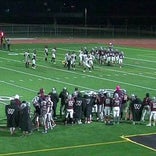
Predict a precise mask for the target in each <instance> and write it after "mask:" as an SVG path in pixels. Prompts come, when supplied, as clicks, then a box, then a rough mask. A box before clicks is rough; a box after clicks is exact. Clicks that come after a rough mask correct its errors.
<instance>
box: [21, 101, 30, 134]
mask: <svg viewBox="0 0 156 156" xmlns="http://www.w3.org/2000/svg"><path fill="white" fill-rule="evenodd" d="M20 128H21V130H22V132H23V135H28V134H31V131H32V121H31V118H30V103H28V102H26V101H22V104H21V106H20Z"/></svg>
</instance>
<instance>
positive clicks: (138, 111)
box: [130, 94, 143, 125]
mask: <svg viewBox="0 0 156 156" xmlns="http://www.w3.org/2000/svg"><path fill="white" fill-rule="evenodd" d="M130 109H131V111H132V116H133V125H135V124H136V123H140V120H141V115H142V109H143V105H142V101H141V100H140V98H138V97H137V96H136V95H134V94H132V95H131V101H130Z"/></svg>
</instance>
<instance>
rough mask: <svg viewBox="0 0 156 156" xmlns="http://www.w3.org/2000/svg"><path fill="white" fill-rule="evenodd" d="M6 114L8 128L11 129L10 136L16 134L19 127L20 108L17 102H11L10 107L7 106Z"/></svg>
mask: <svg viewBox="0 0 156 156" xmlns="http://www.w3.org/2000/svg"><path fill="white" fill-rule="evenodd" d="M5 114H6V116H7V127H9V130H10V134H11V135H13V134H14V133H15V129H16V127H18V126H19V106H18V105H17V104H16V103H15V100H11V101H10V104H9V105H6V106H5Z"/></svg>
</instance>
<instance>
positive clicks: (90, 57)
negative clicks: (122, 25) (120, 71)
mask: <svg viewBox="0 0 156 156" xmlns="http://www.w3.org/2000/svg"><path fill="white" fill-rule="evenodd" d="M77 58H78V61H79V65H80V66H82V67H83V69H84V70H83V72H85V71H86V70H87V69H88V71H89V72H91V70H92V69H94V63H95V62H96V63H98V64H100V65H108V66H110V65H119V67H120V68H121V67H122V65H123V59H124V53H123V51H119V50H118V49H115V48H114V47H113V44H112V43H109V46H108V47H106V48H104V47H102V46H101V47H95V48H92V49H91V50H89V49H87V47H84V48H81V49H80V50H79V54H78V56H77V54H76V53H75V52H74V51H73V52H68V53H66V55H65V60H64V61H63V63H64V66H65V67H66V66H67V68H68V70H70V69H71V68H72V69H73V70H75V66H76V61H77Z"/></svg>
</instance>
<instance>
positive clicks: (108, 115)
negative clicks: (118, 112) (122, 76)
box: [104, 92, 112, 124]
mask: <svg viewBox="0 0 156 156" xmlns="http://www.w3.org/2000/svg"><path fill="white" fill-rule="evenodd" d="M111 108H112V98H111V94H110V92H107V93H106V97H105V99H104V116H105V117H104V119H105V120H104V122H105V124H110V121H111Z"/></svg>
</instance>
